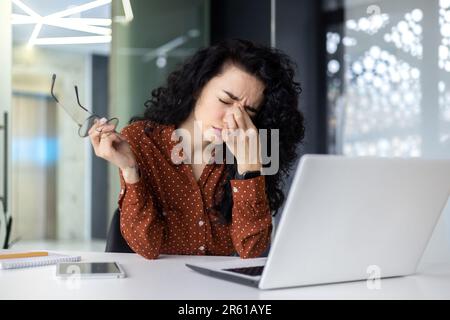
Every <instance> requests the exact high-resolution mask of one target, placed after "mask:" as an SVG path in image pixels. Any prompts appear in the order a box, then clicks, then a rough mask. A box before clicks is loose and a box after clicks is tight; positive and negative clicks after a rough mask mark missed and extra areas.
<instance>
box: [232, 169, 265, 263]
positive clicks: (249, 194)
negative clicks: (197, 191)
mask: <svg viewBox="0 0 450 320" xmlns="http://www.w3.org/2000/svg"><path fill="white" fill-rule="evenodd" d="M231 190H232V194H233V209H232V221H231V238H232V240H233V244H234V247H235V249H236V251H237V253H238V254H239V256H240V257H241V258H244V259H245V258H256V257H259V256H260V255H261V254H262V253H263V252H264V250H265V249H266V248H267V247H268V245H269V243H270V237H271V233H272V216H271V214H270V208H269V203H268V200H267V195H266V192H265V178H264V176H259V177H256V178H252V179H246V180H231Z"/></svg>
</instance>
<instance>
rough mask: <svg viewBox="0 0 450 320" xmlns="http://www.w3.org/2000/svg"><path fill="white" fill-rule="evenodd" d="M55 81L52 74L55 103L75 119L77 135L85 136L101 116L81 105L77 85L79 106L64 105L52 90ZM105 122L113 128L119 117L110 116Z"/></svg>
mask: <svg viewBox="0 0 450 320" xmlns="http://www.w3.org/2000/svg"><path fill="white" fill-rule="evenodd" d="M55 81H56V74H53V76H52V88H51V91H50V93H51V95H52V97H53V99H55V101H56V103H57V104H58V105H60V106H61V107H62V108H63V109H64V110H65V111H66V112H67V114H68V115H69V116H70V117H71V118H72V119H73V121H75V123H76V124H77V125H78V127H79V129H78V135H79V136H80V137H82V138H85V137H87V136H88V135H89V130H90V129H91V128H92V126H93V125H94V123H95V120H100V119H101V117H100V116H98V115H96V114H94V113H92V112H90V111H89V110H88V109H86V108H85V107H83V106H82V105H81V103H80V97H79V95H78V87H77V86H75V95H76V97H77V103H78V106H79V108H78V107H71V108H69V107H66V105H64V104H62V103H61V102H59V100H58V98H57V97H56V95H55V93H54V92H53V90H54V87H55ZM106 124H113V125H114V128H116V127H117V125H118V124H119V119H117V118H111V119H109V120H108V121H107V122H106Z"/></svg>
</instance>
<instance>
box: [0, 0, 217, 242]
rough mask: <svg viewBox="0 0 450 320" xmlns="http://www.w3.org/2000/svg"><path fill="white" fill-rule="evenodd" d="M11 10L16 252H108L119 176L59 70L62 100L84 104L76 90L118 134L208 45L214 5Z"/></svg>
mask: <svg viewBox="0 0 450 320" xmlns="http://www.w3.org/2000/svg"><path fill="white" fill-rule="evenodd" d="M8 7H9V6H8ZM10 10H11V29H12V44H11V51H12V67H11V69H12V70H11V79H12V81H11V82H12V89H11V92H12V99H11V101H12V102H11V110H10V111H11V113H10V124H11V128H10V129H11V130H10V132H11V142H10V146H9V147H10V148H9V150H10V153H11V155H10V157H11V166H10V171H11V173H12V174H11V180H12V181H11V189H10V190H11V191H10V192H11V202H12V203H11V206H10V212H11V215H12V217H13V228H12V234H11V239H10V240H11V247H12V248H15V249H25V248H26V249H28V248H32V249H35V248H43V247H45V248H49V249H52V248H65V249H69V248H73V249H87V250H104V241H105V237H106V233H107V229H108V227H109V221H110V218H111V216H112V213H113V212H114V210H115V209H116V207H117V197H118V192H119V187H120V186H119V179H118V170H117V168H115V167H112V166H110V165H109V164H107V163H106V162H105V161H104V160H102V159H99V158H97V157H95V155H93V152H92V147H91V146H90V143H89V141H88V138H85V139H83V138H80V136H79V135H78V126H77V124H76V123H75V122H74V121H73V120H72V119H71V117H70V116H69V115H68V114H67V113H66V112H65V110H63V109H62V108H61V107H60V106H59V105H57V104H56V103H55V101H54V100H53V99H52V98H51V95H50V86H51V80H52V74H56V75H57V81H56V85H55V92H56V95H57V98H58V100H63V101H64V104H74V105H76V102H77V101H76V97H75V91H74V85H77V86H78V88H79V93H80V102H81V103H82V105H83V106H86V108H87V109H88V110H89V111H90V112H93V113H96V114H100V115H102V116H106V117H118V118H119V121H120V122H119V127H118V130H120V129H122V128H123V127H124V126H125V125H127V123H128V121H129V120H130V118H131V117H132V116H133V115H137V114H142V113H143V112H144V103H145V101H146V100H147V98H148V97H150V93H151V91H152V89H155V88H156V87H158V86H160V85H162V84H163V83H164V82H165V79H166V77H167V75H168V74H169V73H170V72H171V71H172V70H174V68H176V66H177V65H178V64H179V63H181V62H182V61H184V59H186V58H187V57H188V56H189V55H191V54H192V53H193V52H194V51H195V50H197V49H198V48H199V47H202V46H205V45H208V43H209V0H189V1H184V0H173V1H162V0H156V1H146V0H133V1H129V0H111V1H92V0H61V1H51V0H11V2H10ZM94 195H95V196H94ZM3 225H4V224H3Z"/></svg>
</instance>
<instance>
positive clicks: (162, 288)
mask: <svg viewBox="0 0 450 320" xmlns="http://www.w3.org/2000/svg"><path fill="white" fill-rule="evenodd" d="M64 253H69V254H79V255H81V256H82V261H92V262H95V261H117V262H119V263H120V264H121V265H122V266H123V268H124V270H125V272H126V273H127V278H125V279H102V280H98V279H96V280H94V279H91V280H81V281H78V282H74V281H69V282H68V281H64V280H57V279H55V277H54V275H55V269H56V267H55V266H45V267H36V268H28V269H15V270H0V299H175V300H178V299H194V300H195V299H206V300H210V299H225V300H226V299H238V300H239V299H450V263H441V264H434V265H428V266H421V267H420V268H419V271H418V273H417V274H416V275H413V276H408V277H397V278H390V279H382V280H381V289H368V288H367V285H366V281H356V282H349V283H340V284H330V285H320V286H310V287H303V288H302V287H299V288H289V289H277V290H267V291H261V290H258V289H256V288H252V287H248V286H245V285H241V284H237V283H233V282H228V281H224V280H220V279H216V278H212V277H208V276H205V275H202V274H199V273H197V272H195V271H192V270H191V269H189V268H187V267H186V266H185V265H184V264H185V263H187V262H191V263H192V262H204V261H220V260H230V259H239V258H236V257H211V256H209V257H203V256H167V255H162V256H160V258H159V259H156V260H146V259H144V258H142V257H140V256H138V255H136V254H127V253H94V252H64Z"/></svg>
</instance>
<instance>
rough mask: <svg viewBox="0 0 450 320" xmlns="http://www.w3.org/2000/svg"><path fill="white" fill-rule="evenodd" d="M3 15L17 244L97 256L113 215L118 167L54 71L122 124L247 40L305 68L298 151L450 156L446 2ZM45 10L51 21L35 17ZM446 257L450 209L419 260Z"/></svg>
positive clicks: (50, 3) (334, 0)
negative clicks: (200, 56) (206, 51)
mask: <svg viewBox="0 0 450 320" xmlns="http://www.w3.org/2000/svg"><path fill="white" fill-rule="evenodd" d="M0 6H1V8H0V9H1V10H0V12H1V13H0V15H1V16H0V35H1V37H0V39H1V42H2V43H0V49H1V50H0V52H2V53H1V54H0V63H1V65H2V72H1V74H0V77H1V79H0V80H1V81H0V83H1V85H0V102H1V106H0V108H3V109H2V110H1V111H2V112H7V117H8V120H7V122H8V126H7V127H8V128H7V131H8V132H9V135H8V136H7V141H8V143H7V145H8V152H7V154H6V156H7V157H6V158H7V159H9V160H8V163H9V166H8V168H7V172H6V174H5V172H2V173H1V174H2V176H1V177H2V179H3V180H5V179H6V178H9V179H7V180H8V183H7V185H6V186H7V188H6V190H4V186H3V184H2V186H0V187H1V189H2V192H3V193H2V194H5V191H7V192H6V193H7V194H8V196H7V199H9V203H8V206H7V212H8V214H9V215H11V216H12V217H13V219H14V223H13V232H12V236H11V240H12V241H13V248H36V246H39V245H41V246H46V247H48V248H51V247H54V248H73V249H80V250H83V249H87V250H99V251H102V250H104V243H105V237H106V233H107V230H108V226H109V221H110V219H111V216H112V213H113V212H114V210H115V208H116V207H117V196H118V192H119V180H118V171H117V168H114V167H111V166H109V165H107V164H106V163H105V161H103V160H101V159H98V158H96V157H95V156H93V153H92V149H91V147H90V144H89V142H88V140H87V139H81V138H80V137H78V135H77V134H76V132H77V126H76V125H75V124H74V123H73V122H72V120H71V119H70V118H69V117H68V116H67V114H66V113H65V112H64V110H62V109H61V108H59V107H58V106H57V105H56V104H55V103H54V101H53V100H52V99H51V97H50V84H51V75H52V74H53V73H55V74H57V76H58V77H57V79H58V80H57V86H56V92H57V93H58V95H59V97H60V98H61V99H62V100H63V101H64V103H65V104H71V105H74V106H76V98H75V92H74V89H73V86H74V85H78V87H79V88H80V98H81V101H82V103H83V105H85V106H87V107H88V108H89V109H90V110H92V111H93V112H95V113H98V114H100V115H105V116H108V117H118V118H119V119H120V124H119V128H122V127H123V126H125V125H126V123H127V122H128V120H129V119H130V117H131V116H132V115H135V114H139V113H142V112H143V110H144V106H143V104H144V102H145V100H146V99H147V97H149V94H150V92H151V90H152V89H154V88H156V87H157V86H159V85H161V84H163V83H164V81H165V79H166V77H167V75H168V74H169V73H170V72H171V71H172V70H174V68H176V66H177V65H178V64H179V63H181V62H182V61H183V60H184V59H186V58H187V57H188V56H190V55H191V54H192V53H193V52H195V51H196V50H197V49H198V48H200V47H203V46H207V45H210V44H214V43H217V42H218V41H220V40H222V39H225V38H229V37H240V38H246V39H250V40H253V41H256V42H260V43H263V44H266V45H272V46H275V47H277V48H279V49H282V50H284V51H285V52H286V53H288V54H289V55H290V56H291V57H292V58H293V59H294V60H295V61H296V62H297V64H298V72H299V73H298V80H299V81H300V82H301V84H302V87H303V93H302V95H301V98H300V108H301V110H302V111H303V112H304V114H305V116H306V122H307V135H306V141H305V143H304V145H303V146H302V148H301V153H330V154H345V155H354V156H365V155H373V156H388V157H433V158H436V157H438V158H441V157H449V156H450V50H449V49H450V0H440V1H439V0H396V1H387V0H385V1H369V0H345V1H344V0H321V1H319V0H245V1H238V0H150V1H149V0H112V1H111V0H109V1H108V0H97V1H92V0H59V1H54V0H20V1H19V0H11V1H9V0H6V1H5V0H4V1H1V4H0ZM50 14H52V15H53V16H52V18H47V20H44V23H42V20H41V23H42V24H40V23H39V21H40V20H39V19H36V16H38V15H39V16H48V15H50ZM64 19H65V20H64ZM3 66H5V67H4V68H3ZM2 119H3V118H2ZM2 125H4V123H2ZM4 133H5V130H3V131H2V132H0V134H1V135H4ZM1 141H3V137H1ZM2 143H3V142H2ZM0 149H1V150H0V152H2V153H4V151H5V149H4V148H3V146H2V147H1V148H0ZM3 159H4V157H3V156H2V161H3ZM289 184H290V181H287V184H286V191H288V190H289ZM317 196H318V197H320V195H317ZM2 215H3V208H2ZM2 225H3V226H4V225H5V222H4V218H3V224H2ZM0 227H1V226H0ZM1 232H2V231H1V230H0V233H1ZM3 232H4V231H3ZM0 235H1V234H0ZM442 259H450V210H449V208H446V209H445V210H444V213H443V215H442V217H441V219H440V221H439V223H438V226H437V228H436V230H435V233H434V234H433V238H432V239H431V242H430V245H429V247H428V248H427V251H426V254H425V256H424V260H427V261H430V262H432V261H437V260H442Z"/></svg>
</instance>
